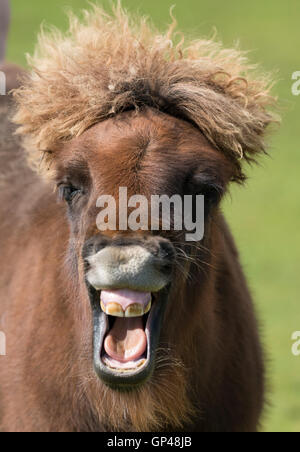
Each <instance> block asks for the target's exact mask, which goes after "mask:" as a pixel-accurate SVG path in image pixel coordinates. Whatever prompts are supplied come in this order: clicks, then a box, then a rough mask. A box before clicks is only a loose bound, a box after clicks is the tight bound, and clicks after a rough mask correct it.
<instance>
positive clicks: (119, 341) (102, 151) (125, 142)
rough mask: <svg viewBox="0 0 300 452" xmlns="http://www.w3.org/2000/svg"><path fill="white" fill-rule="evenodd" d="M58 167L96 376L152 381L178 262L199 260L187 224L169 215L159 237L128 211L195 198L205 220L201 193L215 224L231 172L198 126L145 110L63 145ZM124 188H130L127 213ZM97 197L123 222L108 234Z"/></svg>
mask: <svg viewBox="0 0 300 452" xmlns="http://www.w3.org/2000/svg"><path fill="white" fill-rule="evenodd" d="M55 169H56V182H57V185H58V189H59V192H60V195H61V197H62V198H64V199H65V201H66V203H67V210H68V216H69V220H70V225H71V234H72V238H71V244H72V245H71V247H72V249H71V250H70V252H71V253H72V255H73V256H74V255H76V265H75V266H74V268H76V269H77V270H76V272H77V275H76V277H77V278H79V283H80V284H82V285H83V284H85V287H86V289H87V291H88V293H89V297H90V301H91V308H92V314H93V322H94V337H93V347H94V350H93V356H94V368H95V371H96V373H97V375H98V376H99V378H100V379H101V380H102V381H104V382H105V383H106V384H108V385H109V386H111V387H124V386H126V387H135V386H136V385H138V384H141V383H144V382H145V381H146V380H147V379H148V378H150V377H151V375H152V372H153V369H154V367H155V354H156V349H157V348H158V346H161V344H160V340H161V335H162V334H164V335H166V334H167V331H168V328H167V323H168V322H172V314H171V317H170V316H168V319H164V317H165V311H166V309H167V307H168V306H169V304H170V303H173V300H171V296H170V294H171V293H172V288H174V287H175V285H176V283H177V284H178V281H179V280H180V271H179V265H178V263H179V259H180V256H181V255H182V253H185V255H186V256H187V261H188V257H189V254H193V256H194V249H195V243H192V244H191V243H189V242H188V241H187V240H186V237H187V236H186V231H185V230H184V227H183V228H182V230H173V228H172V227H171V228H170V230H162V227H161V223H162V219H161V218H159V219H158V220H159V224H160V227H159V228H156V229H155V230H153V227H152V229H151V226H153V225H152V224H150V221H147V225H145V223H143V224H142V223H140V224H141V226H140V227H139V228H138V227H137V228H136V229H135V230H132V229H130V228H128V226H127V227H124V224H123V225H122V224H121V223H120V221H124V219H125V220H127V221H128V220H129V216H130V214H131V213H132V212H133V207H134V206H133V205H131V206H130V207H129V208H128V206H127V201H128V199H129V198H130V197H131V196H135V195H139V196H143V197H144V198H143V199H147V200H148V201H149V204H148V206H150V207H149V209H151V199H152V198H151V196H153V195H159V196H161V195H167V196H168V197H169V198H170V197H172V196H173V195H177V197H179V199H182V200H183V197H184V196H185V195H189V196H190V199H192V207H191V212H190V213H191V217H193V218H196V220H197V219H198V216H197V215H198V214H197V212H193V209H194V208H195V209H196V210H197V201H196V199H197V198H196V196H197V195H200V194H201V195H204V205H205V212H204V220H205V225H206V226H208V225H209V222H210V218H211V217H212V216H213V215H214V211H215V207H216V206H217V204H218V202H219V200H220V198H221V196H222V194H223V193H224V191H225V189H226V185H227V183H228V182H229V180H230V179H231V177H232V175H233V172H234V168H233V165H232V163H231V162H230V161H229V160H227V159H226V158H225V157H224V155H223V154H222V153H221V152H219V151H216V150H215V149H213V148H212V146H211V145H209V144H208V142H207V140H206V139H205V138H204V137H203V135H202V134H201V133H200V132H199V131H198V130H197V129H196V128H194V127H193V126H192V125H190V124H188V123H186V122H184V121H182V120H179V119H176V118H173V117H171V116H168V115H166V114H163V113H159V112H157V111H155V110H151V109H145V110H143V111H141V112H139V113H134V112H124V113H122V114H120V115H119V116H117V117H116V118H111V119H108V120H107V121H105V122H102V123H99V124H97V125H96V126H94V127H92V128H91V129H89V130H88V131H86V132H85V133H84V134H83V135H82V136H80V137H79V138H76V139H74V140H72V141H71V142H69V143H67V144H65V145H64V146H63V147H62V149H60V152H57V157H56V159H55ZM120 187H121V188H122V189H123V190H124V189H126V193H127V199H126V206H124V202H123V200H122V199H121V200H120V196H121V195H120ZM103 197H105V198H103ZM99 199H102V200H103V199H104V201H105V200H107V203H105V202H104V203H102V204H101V207H102V208H105V207H107V206H108V203H109V202H110V201H112V200H113V201H112V202H115V204H112V205H114V208H113V209H112V212H113V213H115V214H116V217H115V218H116V221H115V222H113V223H114V227H112V223H109V225H107V230H105V227H106V226H105V225H104V223H105V222H106V220H107V218H105V217H101V218H102V220H99V212H100V210H101V209H100V208H99V206H100V204H99ZM137 199H139V198H136V200H137ZM177 199H178V198H177ZM122 202H123V204H122ZM137 202H138V201H137ZM97 206H98V207H97ZM137 206H139V203H138V204H137V205H136V207H137ZM124 207H126V208H127V210H126V212H125V211H123V209H124ZM121 210H122V212H121ZM149 211H150V210H149ZM124 212H125V213H124ZM170 212H171V216H172V210H171V211H170ZM148 213H149V212H148ZM201 214H203V212H201ZM122 215H123V216H122ZM124 215H125V217H124ZM121 217H122V220H120V218H121ZM139 219H141V216H139ZM148 219H149V217H148ZM99 221H100V223H101V224H100V225H99ZM170 224H172V218H171V219H170ZM145 226H147V227H145ZM164 229H166V228H164ZM207 230H208V229H207ZM207 235H209V233H208V232H207V234H206V235H205V240H207V239H208V238H209V237H207ZM192 245H193V246H192ZM74 250H75V253H74ZM181 267H182V265H181ZM182 284H183V283H182ZM187 302H188V301H187ZM174 303H176V301H174ZM173 309H174V312H175V311H176V306H172V310H173ZM172 310H171V311H170V312H171V313H172ZM90 334H91V335H92V334H93V332H92V331H91V332H90Z"/></svg>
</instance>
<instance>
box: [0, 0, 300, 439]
mask: <svg viewBox="0 0 300 452" xmlns="http://www.w3.org/2000/svg"><path fill="white" fill-rule="evenodd" d="M173 3H176V4H177V6H176V9H175V14H176V16H177V18H178V20H179V24H180V27H181V28H182V29H183V30H185V31H188V32H189V33H193V34H196V35H203V34H204V35H208V34H210V33H211V30H212V28H213V27H214V26H216V28H217V30H218V34H219V37H220V38H221V39H222V40H223V41H224V43H225V44H226V45H229V46H230V45H232V44H233V43H234V42H236V41H237V40H239V42H240V46H241V47H242V48H243V49H245V50H251V51H252V52H251V54H250V55H251V59H252V60H253V61H254V62H259V63H262V64H263V66H264V67H265V68H266V69H268V70H272V71H273V70H277V71H278V72H277V75H276V77H277V79H278V80H279V82H278V84H277V86H276V87H275V89H274V93H277V94H278V95H279V98H280V100H281V105H282V107H283V124H282V127H281V129H280V131H279V132H278V133H277V134H276V135H275V137H274V139H273V142H272V148H271V150H270V155H271V158H264V159H263V160H262V162H261V163H262V165H261V166H260V167H256V168H253V169H252V170H251V171H249V176H250V178H249V181H248V184H247V187H246V188H240V187H235V188H232V190H231V196H230V197H228V199H227V200H226V203H225V211H226V214H227V217H228V219H229V221H230V223H231V226H232V229H233V232H234V235H235V237H236V239H237V241H238V245H239V248H240V251H241V257H242V261H243V264H244V268H245V271H246V273H247V276H248V279H249V283H250V286H251V289H252V292H253V295H254V297H255V300H256V305H257V310H258V312H259V315H260V319H261V324H262V330H263V336H264V342H265V346H266V350H267V351H268V354H269V359H270V364H269V377H270V382H271V385H272V388H273V389H272V393H271V395H270V402H271V407H270V408H269V409H268V411H267V413H266V416H265V420H264V429H265V430H267V431H300V357H298V358H297V357H294V356H293V355H292V353H291V345H292V341H291V335H292V332H294V331H297V330H298V331H299V330H300V300H299V295H300V275H299V254H300V253H299V245H300V206H299V196H300V181H299V179H300V174H299V164H300V152H299V141H300V133H299V129H300V116H299V114H300V96H298V97H296V96H292V94H291V85H292V80H291V76H292V73H293V72H295V71H300V58H299V56H300V55H299V44H300V25H299V18H300V2H299V0H286V1H282V0H264V1H261V0H252V1H251V2H246V1H240V0H229V1H226V2H225V1H224V0H202V1H201V0H177V1H176V0H171V1H170V0H165V1H162V0H151V1H150V0H148V1H142V0H124V5H125V6H126V7H128V8H129V9H130V10H133V11H137V10H139V11H140V12H142V13H147V14H149V15H150V16H151V17H152V19H153V20H154V22H155V23H156V24H157V25H158V26H159V27H162V26H164V25H165V24H166V23H168V22H169V20H170V19H169V15H168V10H169V7H170V6H171V5H172V4H173ZM86 4H87V3H86V1H84V0H76V1H75V0H73V1H71V0H70V1H67V0H48V1H45V0H44V1H41V0H12V5H13V17H12V19H13V20H12V28H11V33H10V39H9V49H8V58H9V59H10V60H12V61H14V62H19V63H22V64H23V63H24V62H25V58H24V53H25V52H31V51H32V49H33V46H34V42H35V38H36V33H37V31H38V30H39V25H40V23H41V22H42V21H46V23H53V24H55V25H57V26H59V27H63V28H65V27H66V23H67V22H66V19H65V17H64V14H63V11H64V7H65V6H66V5H68V6H70V5H71V6H72V7H73V8H74V9H75V10H76V9H78V8H81V7H83V6H86ZM103 4H104V5H107V4H108V2H107V1H104V2H103Z"/></svg>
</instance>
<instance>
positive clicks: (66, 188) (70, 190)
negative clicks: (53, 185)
mask: <svg viewBox="0 0 300 452" xmlns="http://www.w3.org/2000/svg"><path fill="white" fill-rule="evenodd" d="M58 188H59V195H60V198H61V199H64V200H65V201H66V202H67V203H68V204H71V203H72V201H73V200H74V199H75V197H76V196H77V195H80V194H81V192H82V190H81V189H80V188H76V187H74V186H73V185H65V184H62V185H60V186H59V187H58Z"/></svg>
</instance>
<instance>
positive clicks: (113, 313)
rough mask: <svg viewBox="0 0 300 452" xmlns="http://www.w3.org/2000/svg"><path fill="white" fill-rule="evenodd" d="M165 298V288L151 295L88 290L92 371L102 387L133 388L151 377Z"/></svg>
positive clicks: (128, 290) (124, 290)
mask: <svg viewBox="0 0 300 452" xmlns="http://www.w3.org/2000/svg"><path fill="white" fill-rule="evenodd" d="M167 295H168V290H167V289H166V288H165V289H163V290H161V291H160V292H156V293H151V292H138V291H134V290H130V289H116V290H95V289H93V288H92V287H90V296H91V301H92V307H93V320H94V367H95V370H96V372H97V374H98V376H99V377H100V378H101V380H103V381H104V382H105V383H106V384H108V385H110V386H113V387H128V386H134V385H138V384H141V383H144V382H145V381H146V380H147V379H148V378H149V377H150V376H151V374H152V372H153V370H154V367H155V355H156V349H157V347H158V344H159V339H160V332H161V325H162V321H163V316H164V312H165V308H166V304H167V298H168V296H167Z"/></svg>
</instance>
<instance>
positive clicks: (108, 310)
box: [101, 300, 152, 317]
mask: <svg viewBox="0 0 300 452" xmlns="http://www.w3.org/2000/svg"><path fill="white" fill-rule="evenodd" d="M151 304H152V303H151V300H150V301H149V303H148V304H147V306H146V307H145V309H144V307H143V306H142V305H141V304H138V303H134V304H131V305H129V306H128V307H127V308H126V310H125V311H124V310H123V308H122V306H121V305H120V304H119V303H107V304H104V303H103V301H101V309H102V311H103V312H105V314H106V315H112V316H114V317H141V316H143V315H144V314H147V313H148V312H149V311H150V309H151Z"/></svg>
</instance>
